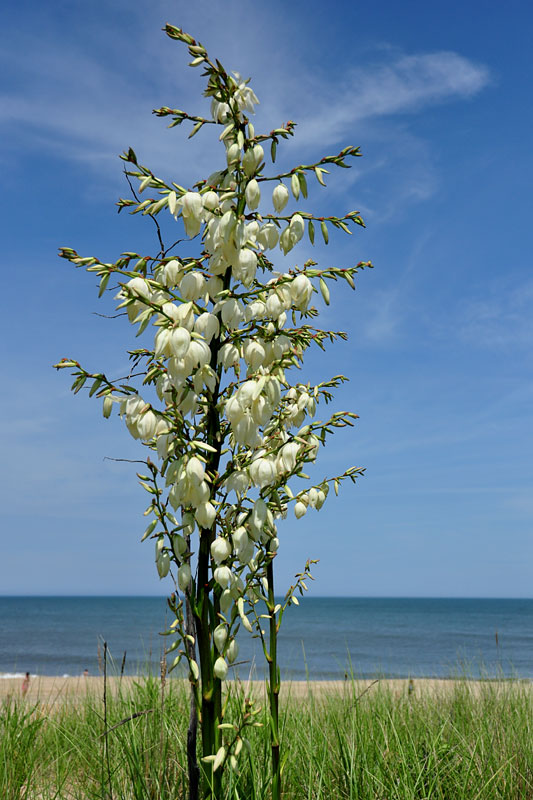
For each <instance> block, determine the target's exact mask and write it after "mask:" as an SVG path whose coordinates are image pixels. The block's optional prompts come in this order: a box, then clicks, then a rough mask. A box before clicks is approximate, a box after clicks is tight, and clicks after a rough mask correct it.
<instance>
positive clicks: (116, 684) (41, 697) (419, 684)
mask: <svg viewBox="0 0 533 800" xmlns="http://www.w3.org/2000/svg"><path fill="white" fill-rule="evenodd" d="M156 679H157V680H158V681H159V676H156ZM22 680H23V678H22V676H21V677H6V678H1V677H0V702H3V701H6V700H8V698H12V699H19V700H20V699H22V698H23V695H22ZM139 680H143V676H133V675H125V676H124V677H122V678H120V677H117V676H112V677H108V678H107V686H106V689H107V691H110V692H111V693H112V694H114V693H116V692H118V691H119V690H120V689H121V688H124V689H126V690H127V691H130V690H131V689H132V688H133V686H134V684H135V682H137V681H139ZM411 681H412V683H411V685H410V682H411ZM234 683H235V682H234V681H227V682H226V684H227V685H228V686H232V685H234ZM166 684H167V686H168V685H169V684H170V685H172V687H173V688H175V689H177V688H179V689H186V688H187V686H188V680H187V679H186V678H172V677H170V678H168V677H167V679H166ZM241 685H242V686H243V687H245V688H246V689H247V691H250V689H251V690H253V691H254V694H259V693H260V692H263V691H264V690H265V685H266V684H265V681H261V680H252V681H242V682H241ZM488 686H491V687H498V688H499V687H501V688H508V687H518V686H520V687H525V688H529V690H530V691H533V681H532V680H531V679H530V678H494V679H490V678H488V679H481V680H480V679H470V678H412V679H409V678H369V679H367V680H365V679H360V678H357V679H353V680H352V679H348V680H309V681H305V680H295V681H289V680H287V681H284V682H282V684H281V694H282V696H283V697H284V698H285V699H290V698H293V699H302V698H305V697H307V696H309V695H310V694H311V695H314V696H318V697H319V696H328V695H329V696H331V695H337V696H339V695H340V696H342V695H344V694H348V695H350V696H352V695H353V694H355V695H356V696H361V695H363V694H366V693H367V692H368V693H369V692H373V691H376V690H383V689H384V690H386V691H390V692H392V693H393V694H394V695H396V696H398V697H401V696H410V695H412V696H415V697H416V696H427V695H431V696H438V695H439V694H442V693H449V692H450V691H453V690H455V689H456V688H458V687H463V688H466V689H468V690H469V691H471V692H472V693H473V694H479V693H481V691H482V689H483V687H488ZM103 690H104V678H103V676H94V675H92V676H88V677H85V676H83V675H80V676H75V677H72V676H69V677H62V676H52V675H43V676H38V677H32V678H31V679H30V684H29V688H28V691H27V692H26V694H25V696H24V699H25V700H26V702H28V703H30V704H32V703H45V704H47V705H49V706H53V705H55V704H56V703H58V702H61V703H63V702H65V701H67V702H68V701H70V702H72V701H74V702H79V701H80V700H82V699H83V698H84V697H85V696H87V695H89V696H93V697H94V696H95V695H98V694H103Z"/></svg>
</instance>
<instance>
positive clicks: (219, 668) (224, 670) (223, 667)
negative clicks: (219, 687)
mask: <svg viewBox="0 0 533 800" xmlns="http://www.w3.org/2000/svg"><path fill="white" fill-rule="evenodd" d="M213 672H214V674H215V675H216V677H217V678H220V680H221V681H223V680H224V678H225V677H226V675H227V674H228V665H227V664H226V662H225V661H224V659H223V658H222V656H219V657H218V658H217V660H216V661H215V665H214V667H213Z"/></svg>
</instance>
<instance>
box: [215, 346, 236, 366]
mask: <svg viewBox="0 0 533 800" xmlns="http://www.w3.org/2000/svg"><path fill="white" fill-rule="evenodd" d="M239 358H240V353H239V350H238V348H237V347H236V346H235V345H234V344H231V343H229V342H228V343H227V344H224V345H222V347H221V348H220V350H219V352H218V363H219V364H222V366H223V367H224V369H225V370H228V369H230V368H231V367H233V366H234V365H235V364H238V363H239Z"/></svg>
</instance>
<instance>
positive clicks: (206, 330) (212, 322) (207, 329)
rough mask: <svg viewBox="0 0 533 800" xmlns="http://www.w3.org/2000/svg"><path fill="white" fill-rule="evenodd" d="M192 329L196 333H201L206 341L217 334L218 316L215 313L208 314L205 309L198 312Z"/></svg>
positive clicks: (218, 328) (218, 327)
mask: <svg viewBox="0 0 533 800" xmlns="http://www.w3.org/2000/svg"><path fill="white" fill-rule="evenodd" d="M194 330H195V331H196V333H199V334H201V335H202V336H203V337H204V339H205V340H206V342H210V341H211V339H212V338H213V337H214V336H218V333H219V330H220V323H219V321H218V317H217V316H216V315H215V314H210V313H209V312H208V311H205V312H204V313H203V314H200V316H199V317H198V319H197V320H196V322H195V323H194Z"/></svg>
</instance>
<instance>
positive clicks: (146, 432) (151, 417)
mask: <svg viewBox="0 0 533 800" xmlns="http://www.w3.org/2000/svg"><path fill="white" fill-rule="evenodd" d="M156 425H157V417H156V415H155V414H154V412H153V411H146V412H145V413H144V414H141V415H140V417H139V418H138V419H137V430H138V431H139V436H140V437H141V439H144V440H145V441H147V440H148V439H151V438H152V437H153V435H154V433H155V428H156Z"/></svg>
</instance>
